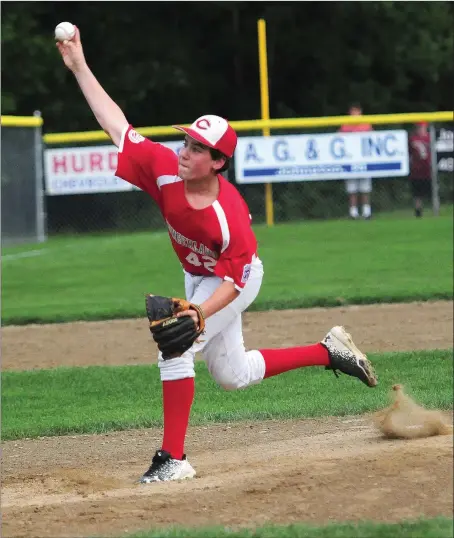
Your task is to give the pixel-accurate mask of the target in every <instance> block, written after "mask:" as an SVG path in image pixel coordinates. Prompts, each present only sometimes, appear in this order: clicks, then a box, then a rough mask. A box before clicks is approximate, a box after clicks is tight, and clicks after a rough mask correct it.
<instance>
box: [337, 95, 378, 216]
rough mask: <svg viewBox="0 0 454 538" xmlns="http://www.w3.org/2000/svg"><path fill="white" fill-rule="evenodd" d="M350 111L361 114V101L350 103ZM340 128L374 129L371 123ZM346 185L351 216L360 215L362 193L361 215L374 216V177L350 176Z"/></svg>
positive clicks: (353, 129)
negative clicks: (371, 198) (372, 197)
mask: <svg viewBox="0 0 454 538" xmlns="http://www.w3.org/2000/svg"><path fill="white" fill-rule="evenodd" d="M348 113H349V114H350V116H361V115H362V113H363V111H362V108H361V105H360V104H359V103H353V104H352V105H350V109H349V111H348ZM339 130H340V132H341V133H360V132H364V131H372V130H373V129H372V125H370V123H359V124H356V125H342V127H341V128H340V129H339ZM345 187H346V190H347V194H348V196H349V214H350V217H351V218H352V219H355V220H356V219H358V218H359V216H360V215H359V211H358V195H360V196H361V203H362V212H361V215H362V217H363V218H364V219H370V218H371V217H372V209H371V205H370V195H371V192H372V179H371V178H370V177H365V178H348V179H346V181H345Z"/></svg>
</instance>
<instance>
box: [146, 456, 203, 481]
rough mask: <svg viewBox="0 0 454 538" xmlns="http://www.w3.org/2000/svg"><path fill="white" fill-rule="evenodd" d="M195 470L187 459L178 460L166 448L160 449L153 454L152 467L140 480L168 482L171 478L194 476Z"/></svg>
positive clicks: (179, 478)
mask: <svg viewBox="0 0 454 538" xmlns="http://www.w3.org/2000/svg"><path fill="white" fill-rule="evenodd" d="M194 476H195V470H194V469H193V468H192V466H191V464H190V463H189V462H188V460H187V459H186V455H184V456H183V459H182V460H176V459H174V458H172V456H171V455H170V454H169V453H168V452H166V451H165V450H158V451H157V452H156V454H155V455H154V456H153V459H152V461H151V465H150V468H149V469H148V471H147V472H146V473H145V474H144V475H143V476H142V478H141V479H140V480H139V482H140V483H141V484H149V483H151V482H167V481H169V480H182V479H184V478H193V477H194Z"/></svg>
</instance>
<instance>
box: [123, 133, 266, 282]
mask: <svg viewBox="0 0 454 538" xmlns="http://www.w3.org/2000/svg"><path fill="white" fill-rule="evenodd" d="M115 175H116V176H117V177H120V178H122V179H124V180H125V181H128V182H129V183H132V184H133V185H135V186H136V187H139V188H140V189H141V190H143V191H145V192H147V193H148V194H149V195H150V196H151V197H152V198H153V199H154V200H155V202H156V203H157V204H158V206H159V209H160V210H161V213H162V216H163V217H164V219H165V221H166V224H167V228H168V231H169V236H170V240H171V242H172V246H173V249H174V250H175V253H176V255H177V256H178V258H179V260H180V262H181V264H182V266H183V268H184V269H185V270H186V271H188V272H189V273H192V274H195V275H200V276H213V274H214V275H217V276H218V277H220V278H222V279H224V280H229V281H230V282H233V283H234V284H235V288H237V289H238V290H241V289H242V288H244V285H245V284H246V281H247V279H248V277H249V273H250V267H251V262H252V259H253V257H254V256H255V255H256V253H257V240H256V238H255V235H254V232H253V231H252V228H251V215H250V213H249V209H248V207H247V205H246V202H245V201H244V199H243V198H242V196H241V195H240V193H239V192H238V191H237V190H236V188H235V187H234V186H233V185H231V184H230V183H229V182H228V181H227V180H226V179H225V178H223V177H222V176H221V175H219V176H218V179H219V195H218V198H217V200H215V201H214V202H213V203H212V204H211V205H210V206H209V207H206V208H204V209H194V208H193V207H191V206H190V205H189V203H188V201H187V199H186V195H185V187H184V181H183V180H182V179H181V178H180V177H178V157H177V155H176V154H175V153H174V152H173V151H172V150H171V149H169V148H167V147H165V146H163V145H162V144H158V143H156V142H152V141H151V140H148V139H147V138H144V137H143V136H141V135H140V134H139V133H137V132H136V131H135V130H134V129H133V128H132V127H131V126H129V127H128V129H127V130H126V132H125V133H123V136H122V140H121V142H120V146H119V148H118V167H117V171H116V173H115Z"/></svg>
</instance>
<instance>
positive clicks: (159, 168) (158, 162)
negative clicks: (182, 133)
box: [115, 125, 178, 203]
mask: <svg viewBox="0 0 454 538" xmlns="http://www.w3.org/2000/svg"><path fill="white" fill-rule="evenodd" d="M177 174H178V157H177V156H176V154H175V153H174V152H173V151H172V150H171V149H170V148H167V147H165V146H163V145H162V144H158V143H156V142H152V141H151V140H148V139H147V138H144V137H143V136H142V135H140V134H139V133H138V132H137V131H135V130H134V129H133V127H132V126H131V125H129V126H128V128H127V129H125V131H124V132H123V134H122V137H121V142H120V145H119V147H118V165H117V171H116V172H115V175H116V176H117V177H119V178H121V179H124V180H125V181H127V182H128V183H132V184H133V185H135V186H136V187H138V188H139V189H141V190H143V191H145V192H147V193H148V194H149V195H150V196H151V197H152V198H153V199H154V200H156V201H157V202H158V203H159V201H160V199H161V193H160V189H159V184H160V179H161V178H165V177H168V176H176V175H177Z"/></svg>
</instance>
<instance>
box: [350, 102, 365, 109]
mask: <svg viewBox="0 0 454 538" xmlns="http://www.w3.org/2000/svg"><path fill="white" fill-rule="evenodd" d="M352 108H358V109H359V110H362V109H363V107H362V106H361V103H359V102H358V101H353V103H350V106H349V107H348V109H349V110H350V109H352Z"/></svg>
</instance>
